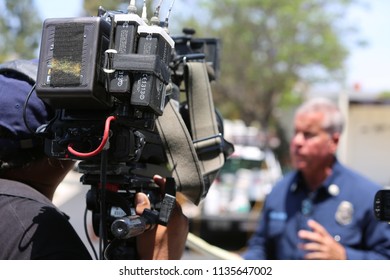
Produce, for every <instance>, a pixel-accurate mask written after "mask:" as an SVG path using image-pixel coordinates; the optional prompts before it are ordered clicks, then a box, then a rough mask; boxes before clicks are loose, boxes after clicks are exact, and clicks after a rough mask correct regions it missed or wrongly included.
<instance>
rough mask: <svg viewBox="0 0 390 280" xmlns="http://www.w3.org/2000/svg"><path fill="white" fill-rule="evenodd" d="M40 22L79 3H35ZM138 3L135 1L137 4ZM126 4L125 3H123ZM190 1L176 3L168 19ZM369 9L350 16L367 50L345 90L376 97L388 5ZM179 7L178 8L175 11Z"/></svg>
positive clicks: (354, 58)
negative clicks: (356, 90)
mask: <svg viewBox="0 0 390 280" xmlns="http://www.w3.org/2000/svg"><path fill="white" fill-rule="evenodd" d="M34 1H35V3H36V4H37V7H38V9H39V10H40V13H41V16H42V18H49V17H74V16H79V15H80V13H81V10H82V2H83V1H82V0H66V1H59V0H51V1H47V0H34ZM139 1H140V0H137V3H138V2H139ZM124 2H128V1H124ZM188 2H191V1H189V0H176V2H175V6H174V8H173V11H172V15H171V17H173V16H174V13H175V12H177V11H178V9H180V8H182V7H184V6H185V5H186V3H188ZM367 2H368V3H369V5H370V6H367V7H358V8H356V9H354V10H353V12H352V13H351V14H350V15H349V18H350V20H351V21H353V22H356V24H357V27H358V29H359V30H360V31H359V32H360V35H361V37H363V38H364V39H365V40H366V41H367V42H368V47H366V48H354V49H353V50H352V53H351V56H350V59H349V60H348V61H347V66H348V78H347V83H346V87H347V88H351V87H353V85H354V84H355V83H358V84H359V85H360V87H361V91H362V92H368V93H376V92H378V91H383V90H390V77H389V76H390V74H389V72H390V71H389V68H390V35H389V34H388V30H390V18H389V17H388V13H389V11H390V1H388V0H371V1H367ZM177 6H179V8H178V7H177Z"/></svg>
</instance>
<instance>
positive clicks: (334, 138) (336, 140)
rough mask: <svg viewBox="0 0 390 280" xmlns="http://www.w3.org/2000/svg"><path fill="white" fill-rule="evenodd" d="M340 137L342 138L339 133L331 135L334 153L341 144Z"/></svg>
mask: <svg viewBox="0 0 390 280" xmlns="http://www.w3.org/2000/svg"><path fill="white" fill-rule="evenodd" d="M340 137H341V134H340V133H339V132H335V133H333V134H332V135H331V141H332V145H333V149H334V152H336V150H337V146H338V144H339V141H340Z"/></svg>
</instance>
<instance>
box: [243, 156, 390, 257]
mask: <svg viewBox="0 0 390 280" xmlns="http://www.w3.org/2000/svg"><path fill="white" fill-rule="evenodd" d="M380 189H381V186H379V185H377V184H375V183H373V182H372V181H370V180H369V179H367V178H365V177H363V176H361V175H360V174H358V173H356V172H354V171H352V170H351V169H349V168H347V167H345V166H343V165H342V164H340V163H339V162H338V161H337V160H336V162H335V164H334V166H333V172H332V175H331V176H329V177H328V178H327V179H326V180H325V181H324V182H323V184H322V186H321V187H320V188H319V189H318V190H317V191H316V192H314V193H309V192H307V190H306V188H305V185H304V182H303V180H302V179H301V176H300V173H299V172H297V171H294V172H290V173H288V174H287V175H286V176H284V178H283V179H282V180H281V181H280V182H278V183H277V184H276V185H275V187H274V188H273V189H272V191H271V193H270V194H269V195H268V196H267V198H266V201H265V203H264V207H263V210H262V213H261V217H260V222H259V226H258V228H257V230H256V232H255V233H254V235H253V236H252V238H251V239H250V240H249V243H248V249H247V251H246V252H245V253H244V254H243V257H244V258H245V259H284V260H290V259H303V256H304V255H305V253H306V252H304V251H302V250H300V249H299V248H298V247H297V245H298V243H302V242H304V241H303V240H301V239H300V238H299V237H298V235H297V232H298V230H300V229H308V227H307V225H306V222H307V220H308V219H313V220H315V221H317V222H319V223H320V224H321V225H322V226H324V227H325V228H326V230H327V231H328V232H329V233H330V234H331V235H332V236H333V237H334V239H335V240H337V241H338V242H339V243H340V244H342V245H343V246H344V247H345V249H346V253H347V259H355V260H368V259H390V225H389V224H388V223H387V222H381V221H378V220H377V219H376V218H375V216H374V210H373V205H374V196H375V194H376V192H377V191H378V190H380Z"/></svg>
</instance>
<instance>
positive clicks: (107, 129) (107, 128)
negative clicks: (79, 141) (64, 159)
mask: <svg viewBox="0 0 390 280" xmlns="http://www.w3.org/2000/svg"><path fill="white" fill-rule="evenodd" d="M115 119H116V117H115V116H109V117H108V118H107V119H106V123H105V126H104V133H103V139H102V142H100V145H99V147H97V148H96V149H95V150H94V151H92V152H87V153H82V152H78V151H76V150H74V149H73V148H72V144H69V145H68V151H69V152H70V153H71V154H73V155H75V156H77V157H80V158H87V157H93V156H96V155H97V154H99V153H100V152H101V151H102V150H103V148H104V146H105V145H106V143H107V140H108V137H109V136H110V135H109V134H110V123H111V121H113V120H115Z"/></svg>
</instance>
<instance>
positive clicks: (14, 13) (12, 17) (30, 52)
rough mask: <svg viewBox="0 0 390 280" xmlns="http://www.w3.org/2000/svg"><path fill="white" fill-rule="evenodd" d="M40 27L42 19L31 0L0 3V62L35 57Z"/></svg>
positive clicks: (13, 0) (10, 0) (6, 0)
mask: <svg viewBox="0 0 390 280" xmlns="http://www.w3.org/2000/svg"><path fill="white" fill-rule="evenodd" d="M41 27H42V21H41V19H40V18H39V16H38V11H37V9H36V8H35V6H34V5H33V2H32V0H4V1H3V2H2V3H0V62H4V61H6V60H11V59H16V58H26V59H29V58H33V57H35V56H36V53H35V50H36V49H37V48H38V46H39V42H40V30H41Z"/></svg>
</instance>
